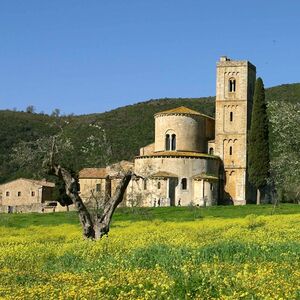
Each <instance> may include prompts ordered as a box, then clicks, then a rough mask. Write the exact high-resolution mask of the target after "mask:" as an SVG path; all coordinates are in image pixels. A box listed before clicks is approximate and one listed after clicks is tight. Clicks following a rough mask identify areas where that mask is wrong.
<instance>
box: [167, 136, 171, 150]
mask: <svg viewBox="0 0 300 300" xmlns="http://www.w3.org/2000/svg"><path fill="white" fill-rule="evenodd" d="M166 150H167V151H168V150H170V135H169V134H166Z"/></svg>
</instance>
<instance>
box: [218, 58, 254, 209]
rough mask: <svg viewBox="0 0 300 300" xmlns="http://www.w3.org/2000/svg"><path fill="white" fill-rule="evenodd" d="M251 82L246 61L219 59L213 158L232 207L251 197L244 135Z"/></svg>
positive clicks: (251, 96)
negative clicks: (220, 163)
mask: <svg viewBox="0 0 300 300" xmlns="http://www.w3.org/2000/svg"><path fill="white" fill-rule="evenodd" d="M255 79H256V68H255V66H254V65H252V64H251V63H250V62H248V61H236V60H230V59H229V58H227V57H226V56H222V57H221V58H220V61H219V62H218V63H217V91H216V124H215V154H216V155H218V156H220V157H221V159H222V160H223V163H224V169H225V175H226V176H225V178H224V180H225V182H224V184H225V186H224V188H225V195H224V197H225V199H230V200H232V201H233V204H235V205H238V204H246V202H247V200H250V198H251V196H252V195H251V188H250V186H249V183H248V179H247V131H248V130H249V129H250V121H251V110H252V101H253V92H254V85H255ZM258 159H259V158H258Z"/></svg>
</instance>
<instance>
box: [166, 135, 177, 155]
mask: <svg viewBox="0 0 300 300" xmlns="http://www.w3.org/2000/svg"><path fill="white" fill-rule="evenodd" d="M165 149H166V151H175V150H176V133H175V132H174V131H173V130H168V131H167V132H166V135H165Z"/></svg>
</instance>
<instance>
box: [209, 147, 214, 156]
mask: <svg viewBox="0 0 300 300" xmlns="http://www.w3.org/2000/svg"><path fill="white" fill-rule="evenodd" d="M209 154H211V155H214V148H213V147H210V148H209Z"/></svg>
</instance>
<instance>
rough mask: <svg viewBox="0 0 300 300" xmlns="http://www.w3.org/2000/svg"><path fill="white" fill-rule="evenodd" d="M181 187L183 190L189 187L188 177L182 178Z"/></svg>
mask: <svg viewBox="0 0 300 300" xmlns="http://www.w3.org/2000/svg"><path fill="white" fill-rule="evenodd" d="M181 189H182V190H186V189H187V179H186V178H182V179H181Z"/></svg>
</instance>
